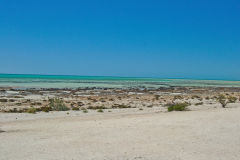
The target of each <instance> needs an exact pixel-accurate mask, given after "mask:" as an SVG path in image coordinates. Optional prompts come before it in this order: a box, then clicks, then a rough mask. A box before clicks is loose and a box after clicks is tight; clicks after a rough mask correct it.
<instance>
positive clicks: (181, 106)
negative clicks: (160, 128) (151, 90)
mask: <svg viewBox="0 0 240 160" xmlns="http://www.w3.org/2000/svg"><path fill="white" fill-rule="evenodd" d="M187 106H189V104H188V103H177V104H171V105H169V106H168V112H171V111H185V110H186V107H187Z"/></svg>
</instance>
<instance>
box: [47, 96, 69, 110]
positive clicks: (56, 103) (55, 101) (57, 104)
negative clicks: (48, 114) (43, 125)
mask: <svg viewBox="0 0 240 160" xmlns="http://www.w3.org/2000/svg"><path fill="white" fill-rule="evenodd" d="M49 107H51V108H52V110H54V111H68V110H69V108H68V107H67V106H66V105H65V104H64V103H63V100H61V99H59V98H52V99H49Z"/></svg>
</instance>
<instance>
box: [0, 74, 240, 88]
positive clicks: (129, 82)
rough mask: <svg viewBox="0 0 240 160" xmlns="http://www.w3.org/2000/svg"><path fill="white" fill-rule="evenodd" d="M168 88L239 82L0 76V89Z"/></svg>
mask: <svg viewBox="0 0 240 160" xmlns="http://www.w3.org/2000/svg"><path fill="white" fill-rule="evenodd" d="M170 86H196V87H240V81H224V80H192V79H160V78H131V77H103V76H102V77H101V76H57V75H20V74H18V75H16V74H0V87H20V88H21V87H24V88H85V87H101V88H131V87H133V88H136V87H138V88H139V87H140V88H144V87H146V88H159V87H170Z"/></svg>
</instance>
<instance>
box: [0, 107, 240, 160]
mask: <svg viewBox="0 0 240 160" xmlns="http://www.w3.org/2000/svg"><path fill="white" fill-rule="evenodd" d="M238 105H239V104H235V106H234V107H231V108H225V109H224V108H215V109H207V110H198V111H184V112H169V113H163V112H145V111H142V112H141V111H138V112H132V113H131V112H123V113H122V112H116V113H109V112H106V113H105V112H104V113H94V114H85V115H81V114H80V115H78V114H76V113H77V112H74V111H70V113H69V114H66V112H53V113H38V114H26V113H22V114H19V113H0V130H1V132H0V159H1V160H33V159H34V160H42V159H47V160H55V159H56V160H57V159H66V160H69V159H73V160H79V159H82V160H103V159H105V160H133V159H144V160H160V159H163V160H176V159H178V160H193V159H194V160H206V159H211V160H239V159H240V154H239V153H240V147H239V146H240V134H239V133H240V117H239V115H240V107H238Z"/></svg>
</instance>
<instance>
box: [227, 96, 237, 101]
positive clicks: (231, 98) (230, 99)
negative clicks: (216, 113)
mask: <svg viewBox="0 0 240 160" xmlns="http://www.w3.org/2000/svg"><path fill="white" fill-rule="evenodd" d="M236 101H237V97H233V96H229V97H228V102H229V103H235V102H236Z"/></svg>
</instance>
